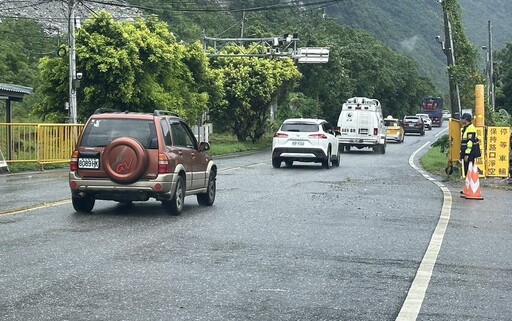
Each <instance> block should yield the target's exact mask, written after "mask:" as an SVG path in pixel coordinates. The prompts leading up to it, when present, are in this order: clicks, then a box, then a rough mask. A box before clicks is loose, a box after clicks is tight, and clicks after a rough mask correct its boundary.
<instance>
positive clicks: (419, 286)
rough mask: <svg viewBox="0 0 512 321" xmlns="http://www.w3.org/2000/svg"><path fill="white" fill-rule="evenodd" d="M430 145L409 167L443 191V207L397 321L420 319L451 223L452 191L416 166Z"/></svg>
mask: <svg viewBox="0 0 512 321" xmlns="http://www.w3.org/2000/svg"><path fill="white" fill-rule="evenodd" d="M428 144H430V141H429V142H427V143H425V145H423V146H421V147H420V148H419V149H418V150H416V151H415V152H414V153H413V154H412V155H411V156H410V157H409V165H411V167H413V168H414V169H415V170H417V171H418V172H419V173H420V174H421V175H423V176H424V177H425V178H426V179H428V180H429V181H431V182H432V183H434V184H436V185H437V186H438V187H439V188H440V189H441V191H443V198H444V200H443V207H442V209H441V216H440V217H439V221H438V222H437V226H436V229H435V230H434V233H433V234H432V238H431V239H430V243H429V245H428V248H427V251H426V252H425V255H424V256H423V259H422V260H421V263H420V266H419V268H418V271H417V272H416V276H415V277H414V280H413V282H412V284H411V287H410V289H409V292H408V293H407V297H406V298H405V301H404V304H403V305H402V308H401V309H400V312H399V313H398V317H397V318H396V320H397V321H413V320H416V319H417V318H418V315H419V313H420V309H421V306H422V304H423V300H424V299H425V293H426V291H427V288H428V284H429V282H430V279H431V278H432V271H433V270H434V266H435V264H436V261H437V257H438V255H439V251H440V250H441V244H442V243H443V239H444V235H445V233H446V228H447V227H448V223H449V222H450V216H451V208H452V194H451V193H450V190H449V189H448V188H447V187H446V186H444V185H443V184H441V183H440V182H438V181H436V180H435V179H434V178H432V177H430V176H429V175H428V174H427V173H426V172H425V171H423V170H422V169H421V168H419V167H417V166H416V165H415V164H414V157H415V156H416V154H417V153H418V152H419V151H420V150H422V149H423V148H425V146H427V145H428Z"/></svg>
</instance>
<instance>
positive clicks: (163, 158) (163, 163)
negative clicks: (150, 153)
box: [158, 154, 169, 174]
mask: <svg viewBox="0 0 512 321" xmlns="http://www.w3.org/2000/svg"><path fill="white" fill-rule="evenodd" d="M166 173H169V158H168V157H167V155H165V154H158V174H166Z"/></svg>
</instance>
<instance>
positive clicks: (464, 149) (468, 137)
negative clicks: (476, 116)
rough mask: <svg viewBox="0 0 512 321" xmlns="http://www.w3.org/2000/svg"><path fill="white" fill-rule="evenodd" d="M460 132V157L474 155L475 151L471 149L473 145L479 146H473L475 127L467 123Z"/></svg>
mask: <svg viewBox="0 0 512 321" xmlns="http://www.w3.org/2000/svg"><path fill="white" fill-rule="evenodd" d="M462 130H463V132H462V140H461V147H460V156H461V157H460V158H461V159H462V158H464V156H474V155H475V153H474V152H473V153H472V151H473V147H476V148H480V146H478V145H479V144H478V145H477V146H474V145H475V142H477V140H476V127H475V126H474V125H473V124H469V125H467V126H466V127H464V128H463V129H462Z"/></svg>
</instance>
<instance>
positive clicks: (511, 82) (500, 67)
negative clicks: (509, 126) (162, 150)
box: [495, 43, 512, 115]
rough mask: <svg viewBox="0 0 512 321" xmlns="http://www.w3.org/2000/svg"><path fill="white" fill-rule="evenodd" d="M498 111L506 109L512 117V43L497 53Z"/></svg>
mask: <svg viewBox="0 0 512 321" xmlns="http://www.w3.org/2000/svg"><path fill="white" fill-rule="evenodd" d="M496 62H497V68H496V70H495V74H496V75H497V77H496V78H497V79H496V85H498V87H497V90H496V110H500V109H505V110H506V111H507V112H508V113H509V114H511V115H512V43H509V44H507V46H506V47H505V48H504V49H502V50H500V51H498V52H496Z"/></svg>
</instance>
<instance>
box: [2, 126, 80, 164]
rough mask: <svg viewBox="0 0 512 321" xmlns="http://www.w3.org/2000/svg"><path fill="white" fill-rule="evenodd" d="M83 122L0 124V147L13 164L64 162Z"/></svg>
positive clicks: (71, 150) (66, 160) (7, 159)
mask: <svg viewBox="0 0 512 321" xmlns="http://www.w3.org/2000/svg"><path fill="white" fill-rule="evenodd" d="M83 126H84V125H83V124H38V123H0V150H1V151H3V155H4V158H5V161H6V162H7V163H8V164H13V163H34V162H35V163H37V164H39V165H44V164H58V163H67V162H69V159H70V157H71V153H72V152H73V149H74V148H75V145H76V142H77V140H78V137H79V135H80V133H81V131H82V130H83Z"/></svg>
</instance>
